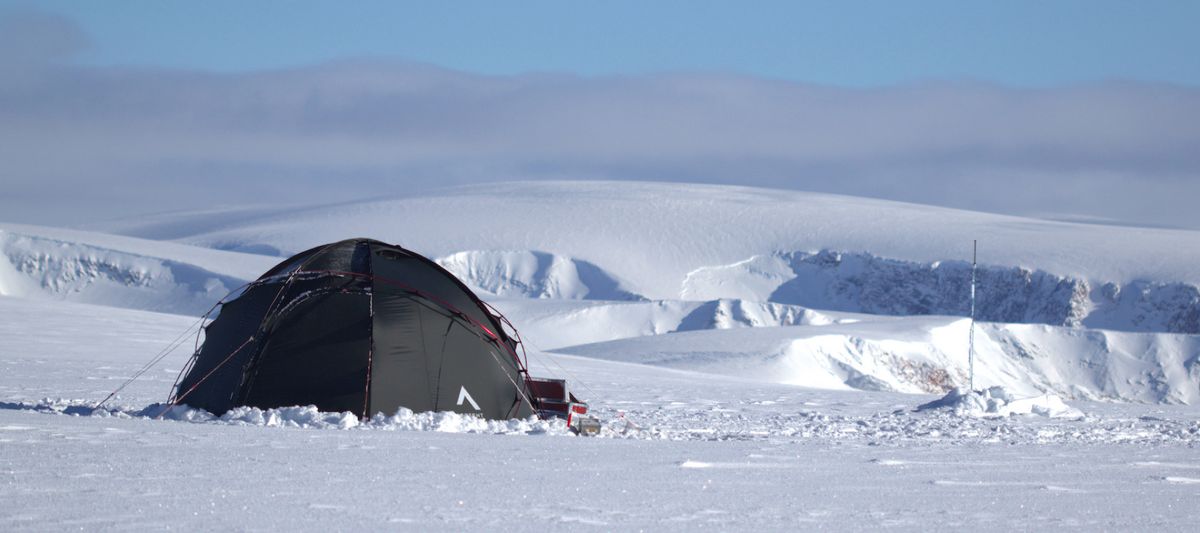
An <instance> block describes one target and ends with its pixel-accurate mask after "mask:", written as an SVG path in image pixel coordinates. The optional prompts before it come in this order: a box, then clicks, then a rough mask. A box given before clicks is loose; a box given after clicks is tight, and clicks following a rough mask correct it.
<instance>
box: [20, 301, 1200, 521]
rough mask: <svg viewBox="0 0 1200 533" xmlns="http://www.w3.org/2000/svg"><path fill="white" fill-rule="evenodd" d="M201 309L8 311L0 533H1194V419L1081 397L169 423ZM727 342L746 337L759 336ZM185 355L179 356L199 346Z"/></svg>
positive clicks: (655, 387)
mask: <svg viewBox="0 0 1200 533" xmlns="http://www.w3.org/2000/svg"><path fill="white" fill-rule="evenodd" d="M192 323H193V319H191V318H188V317H184V316H178V315H166V314H157V313H151V312H145V311H135V310H123V309H115V308H104V307H98V306H92V305H86V304H74V303H67V302H56V301H37V300H23V299H15V298H0V355H2V356H0V502H3V503H2V504H0V529H3V530H6V531H23V530H45V529H50V530H61V529H65V528H83V529H188V530H195V529H302V530H329V529H339V530H342V529H407V530H422V531H426V530H462V529H493V530H494V529H520V530H547V529H549V530H567V529H571V530H579V529H598V530H611V529H622V530H631V529H653V530H695V529H698V528H713V529H722V530H724V529H769V530H796V529H814V528H830V529H881V528H888V529H895V530H928V529H929V528H930V527H943V526H957V527H969V528H972V529H977V530H1011V529H1018V530H1030V529H1041V528H1072V529H1088V530H1095V529H1116V530H1134V529H1136V530H1146V529H1184V528H1189V527H1190V526H1191V525H1192V524H1194V523H1195V521H1196V519H1197V518H1200V510H1198V509H1197V507H1196V506H1195V501H1196V498H1197V497H1198V496H1200V484H1197V483H1196V482H1195V481H1196V480H1197V479H1200V461H1197V450H1198V449H1200V411H1198V410H1197V409H1196V408H1195V407H1184V406H1145V405H1129V404H1105V403H1086V402H1085V403H1079V404H1076V405H1078V406H1079V407H1080V408H1081V409H1082V410H1083V411H1084V412H1086V413H1087V416H1086V417H1085V418H1083V419H1059V418H1047V417H1041V416H1021V415H1014V416H1006V417H998V418H977V417H971V416H966V417H964V416H958V415H956V414H954V413H953V412H946V411H937V410H935V411H924V412H916V411H915V410H914V408H915V407H916V406H917V405H919V404H921V403H924V402H927V401H929V400H932V399H934V398H935V397H934V396H928V395H908V394H896V393H884V392H860V391H829V390H818V389H809V388H804V387H797V386H791V385H784V384H776V383H770V382H764V381H756V380H748V379H744V378H738V377H730V376H722V375H717V374H704V373H695V372H690V371H680V370H672V369H665V368H658V367H653V366H646V365H636V364H629V363H622V362H614V361H606V360H601V359H591V358H580V357H572V356H565V355H552V354H532V356H533V359H532V363H533V365H534V370H535V373H538V374H551V373H553V374H554V375H566V376H567V377H568V378H569V379H571V380H572V383H574V384H576V389H577V391H578V392H579V393H580V394H582V395H583V396H585V397H587V398H588V399H589V400H591V402H592V405H593V407H594V411H595V412H596V413H597V414H598V415H599V416H600V417H601V419H602V420H603V421H604V423H605V430H604V433H603V434H602V435H601V437H598V438H581V437H574V436H571V435H570V434H569V433H567V432H565V431H564V430H563V429H562V428H561V426H553V425H547V424H545V423H542V422H538V421H507V422H485V421H481V420H475V419H470V418H469V417H461V416H459V415H453V414H444V413H443V414H436V413H415V414H414V413H410V412H407V411H402V412H400V413H398V414H396V415H395V416H379V417H376V418H375V419H372V420H368V421H360V420H358V419H357V418H355V417H354V416H353V415H350V414H348V413H319V412H316V411H315V410H313V409H311V408H304V407H297V408H286V409H278V410H270V411H262V410H258V409H249V408H247V409H239V410H235V411H233V412H231V413H229V414H227V415H226V416H224V417H222V418H220V419H214V418H213V417H211V416H210V415H207V414H206V413H203V412H200V411H189V410H184V409H180V408H176V409H174V410H172V411H169V412H168V413H167V414H166V416H164V417H163V418H162V419H153V418H150V417H148V415H153V414H155V413H157V412H161V411H162V406H161V405H160V404H158V403H157V402H160V401H162V400H163V399H164V397H165V396H166V394H167V392H168V390H169V388H170V385H171V383H172V382H173V380H174V378H175V374H176V372H177V371H178V368H179V365H181V364H182V363H183V362H184V361H185V359H186V357H185V354H183V353H180V354H178V356H176V357H169V358H168V359H167V360H166V362H165V363H164V365H163V367H161V368H155V369H154V370H153V371H151V372H150V373H148V374H147V375H146V376H145V377H144V378H143V379H141V380H138V381H136V382H134V383H133V384H132V385H130V387H129V388H127V389H126V390H125V391H124V392H123V393H122V395H121V396H120V397H119V398H117V399H116V400H115V401H113V402H111V403H110V404H109V405H107V406H105V408H104V409H101V410H94V409H93V408H92V407H91V405H92V404H94V402H95V401H96V400H97V399H99V398H102V397H103V396H104V395H105V394H107V393H108V392H109V391H111V390H112V389H113V388H115V387H116V386H117V385H119V384H120V383H121V382H123V381H124V379H125V378H126V376H128V375H130V374H131V373H133V372H134V371H136V370H137V369H139V368H140V367H141V366H142V365H143V364H144V363H145V362H146V361H147V360H148V359H149V358H151V357H153V356H154V355H155V354H156V353H157V352H158V351H159V350H160V349H161V348H162V347H164V346H166V345H168V344H169V343H170V342H171V341H172V340H173V339H175V338H176V337H177V336H178V334H179V333H180V332H182V331H184V330H186V329H187V328H188V327H189V326H190V325H192ZM728 331H748V330H745V329H739V330H728ZM185 351H186V350H185Z"/></svg>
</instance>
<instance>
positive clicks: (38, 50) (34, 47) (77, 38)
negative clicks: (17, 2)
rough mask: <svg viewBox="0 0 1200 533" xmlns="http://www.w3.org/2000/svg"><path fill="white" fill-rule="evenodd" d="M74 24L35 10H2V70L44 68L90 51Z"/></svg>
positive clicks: (0, 11) (0, 41)
mask: <svg viewBox="0 0 1200 533" xmlns="http://www.w3.org/2000/svg"><path fill="white" fill-rule="evenodd" d="M88 44H89V39H88V38H87V35H86V34H85V33H84V32H83V30H81V29H80V28H79V27H78V26H77V25H75V23H74V22H72V21H71V20H69V19H66V18H64V17H61V16H59V15H53V14H50V13H45V12H42V11H36V10H22V9H0V69H11V68H15V67H29V66H43V65H46V64H48V63H51V62H54V61H58V60H62V59H64V58H69V57H71V56H73V55H74V54H76V53H78V52H80V51H82V50H84V49H85V48H87V46H88Z"/></svg>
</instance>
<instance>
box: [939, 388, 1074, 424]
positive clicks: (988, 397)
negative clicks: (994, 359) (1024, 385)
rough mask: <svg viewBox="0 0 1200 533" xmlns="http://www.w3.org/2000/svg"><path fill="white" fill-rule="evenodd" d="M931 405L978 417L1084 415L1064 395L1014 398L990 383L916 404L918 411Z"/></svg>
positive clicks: (954, 391) (1063, 416)
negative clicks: (984, 387)
mask: <svg viewBox="0 0 1200 533" xmlns="http://www.w3.org/2000/svg"><path fill="white" fill-rule="evenodd" d="M932 409H949V410H951V411H953V412H954V414H956V415H958V416H970V417H976V418H1001V417H1007V416H1012V415H1037V416H1044V417H1048V418H1069V419H1082V418H1084V414H1083V411H1080V410H1078V409H1075V408H1074V407H1071V406H1069V405H1067V404H1066V403H1065V402H1063V400H1062V398H1059V397H1058V396H1056V395H1054V394H1043V395H1041V396H1035V397H1032V398H1015V397H1014V396H1013V395H1012V394H1011V393H1009V392H1008V391H1007V390H1005V389H1004V387H989V388H987V389H984V390H980V391H967V390H965V389H954V390H952V391H950V392H949V393H947V394H946V395H945V396H943V397H942V398H940V399H937V400H934V401H932V402H929V403H926V404H922V405H921V406H919V407H917V411H928V410H932Z"/></svg>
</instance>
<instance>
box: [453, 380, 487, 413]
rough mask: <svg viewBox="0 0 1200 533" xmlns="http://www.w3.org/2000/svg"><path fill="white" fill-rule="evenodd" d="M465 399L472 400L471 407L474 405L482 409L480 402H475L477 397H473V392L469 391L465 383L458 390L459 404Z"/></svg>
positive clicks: (477, 408) (477, 409) (476, 408)
mask: <svg viewBox="0 0 1200 533" xmlns="http://www.w3.org/2000/svg"><path fill="white" fill-rule="evenodd" d="M463 400H466V401H468V402H471V407H474V408H475V410H476V411H479V410H481V409H479V404H477V403H475V398H472V397H471V393H469V392H467V387H466V386H465V385H464V386H463V387H462V388H461V389H459V390H458V405H462V404H463Z"/></svg>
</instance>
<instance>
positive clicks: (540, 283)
mask: <svg viewBox="0 0 1200 533" xmlns="http://www.w3.org/2000/svg"><path fill="white" fill-rule="evenodd" d="M437 262H438V263H439V264H441V265H442V266H443V267H445V268H446V270H449V271H450V272H452V273H453V274H454V275H455V276H458V278H459V279H462V280H464V281H466V282H467V283H469V284H471V285H473V286H474V287H476V288H479V289H482V290H483V291H485V292H489V293H491V294H495V295H497V296H510V297H511V296H520V297H525V298H562V299H576V300H582V299H587V300H644V299H645V298H643V297H642V296H640V295H637V294H634V293H632V292H629V291H627V290H625V289H624V288H623V287H622V283H621V282H620V281H619V280H617V279H615V278H614V277H613V276H612V275H611V274H609V273H608V272H605V271H604V270H601V269H600V268H599V267H597V266H596V265H593V264H591V263H589V262H587V261H582V260H576V259H573V258H570V257H564V256H561V255H556V254H551V253H546V252H537V251H466V252H458V253H455V254H451V255H448V256H446V257H442V258H439V259H437Z"/></svg>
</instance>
